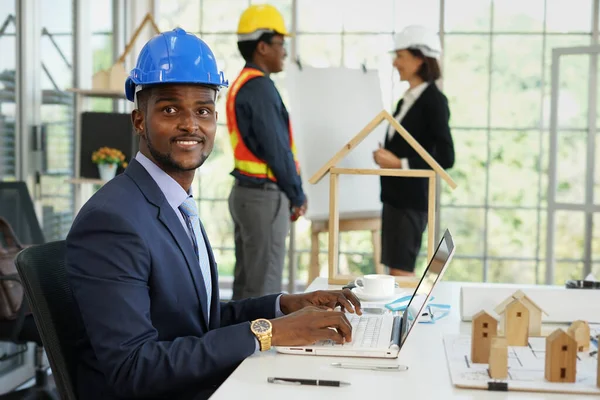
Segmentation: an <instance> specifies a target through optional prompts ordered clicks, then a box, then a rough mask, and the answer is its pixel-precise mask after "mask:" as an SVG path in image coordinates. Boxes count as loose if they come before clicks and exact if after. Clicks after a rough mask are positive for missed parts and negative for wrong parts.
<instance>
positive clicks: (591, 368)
mask: <svg viewBox="0 0 600 400" xmlns="http://www.w3.org/2000/svg"><path fill="white" fill-rule="evenodd" d="M444 347H445V349H446V358H447V360H448V368H449V369H450V378H451V379H452V383H453V384H454V385H455V386H457V387H462V388H473V389H485V390H487V389H488V382H505V383H507V386H508V391H513V390H514V391H525V392H548V393H555V392H558V393H574V394H575V393H578V394H584V393H585V394H588V393H589V394H600V388H598V387H597V386H596V368H597V364H598V361H597V358H596V357H597V355H594V356H590V351H587V352H579V353H577V356H578V357H577V367H576V368H577V375H576V377H575V383H557V382H548V381H546V379H545V378H544V368H545V360H546V358H545V357H546V338H537V337H530V338H529V346H527V347H513V346H509V347H508V379H505V380H504V379H503V380H497V379H491V378H490V376H489V373H488V364H473V363H472V362H471V336H470V335H447V336H444ZM590 350H592V349H591V347H590Z"/></svg>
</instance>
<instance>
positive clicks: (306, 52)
mask: <svg viewBox="0 0 600 400" xmlns="http://www.w3.org/2000/svg"><path fill="white" fill-rule="evenodd" d="M297 43H298V56H299V57H300V60H301V62H302V64H306V65H310V66H312V67H317V68H327V67H339V66H340V62H341V59H342V35H308V34H302V35H298V36H297Z"/></svg>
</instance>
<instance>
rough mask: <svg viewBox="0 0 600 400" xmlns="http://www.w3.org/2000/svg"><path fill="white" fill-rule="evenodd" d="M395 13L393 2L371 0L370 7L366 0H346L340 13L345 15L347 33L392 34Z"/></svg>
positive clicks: (388, 0) (390, 0)
mask: <svg viewBox="0 0 600 400" xmlns="http://www.w3.org/2000/svg"><path fill="white" fill-rule="evenodd" d="M300 3H302V2H300ZM322 3H325V2H324V1H323V2H322ZM322 3H321V4H322ZM393 11H394V1H393V0H370V1H369V3H368V5H366V3H365V1H364V0H345V1H344V3H343V8H341V9H340V10H339V11H338V12H341V13H342V15H343V18H344V31H346V32H391V31H392V30H393V29H394V13H393Z"/></svg>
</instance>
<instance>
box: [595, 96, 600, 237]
mask: <svg viewBox="0 0 600 400" xmlns="http://www.w3.org/2000/svg"><path fill="white" fill-rule="evenodd" d="M599 86H600V85H599ZM599 99H600V98H599ZM596 129H597V131H596V132H597V133H596V157H595V158H594V167H595V168H594V170H595V172H594V204H596V205H599V206H600V125H598V128H596ZM596 227H597V228H596V229H598V230H600V225H596ZM598 236H599V237H600V235H598Z"/></svg>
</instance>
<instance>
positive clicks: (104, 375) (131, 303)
mask: <svg viewBox="0 0 600 400" xmlns="http://www.w3.org/2000/svg"><path fill="white" fill-rule="evenodd" d="M204 238H205V241H206V244H207V249H208V252H209V259H210V264H211V272H212V285H213V292H212V293H213V294H212V299H211V312H210V321H209V320H208V318H207V313H206V305H207V301H206V289H205V287H204V282H203V279H202V273H201V271H200V267H199V265H198V258H197V257H196V254H195V252H194V248H193V245H192V242H191V241H190V239H189V236H188V234H187V232H186V231H185V229H184V227H183V226H182V224H181V223H180V221H179V219H178V217H177V215H176V214H175V212H174V210H173V209H172V208H171V206H170V205H169V203H168V202H167V200H166V198H165V196H164V195H163V193H162V192H161V190H160V189H159V187H158V185H157V184H156V183H155V181H154V180H153V179H152V178H151V177H150V175H149V174H148V172H146V170H145V169H144V167H142V165H141V164H139V163H138V162H137V161H135V160H132V161H131V163H130V164H129V167H128V168H127V170H126V171H125V173H124V174H122V175H119V176H117V177H115V178H114V179H112V180H111V181H109V182H108V183H107V184H106V185H104V187H102V188H101V189H100V190H99V191H98V192H97V193H96V194H95V195H94V196H93V197H92V198H91V199H90V200H89V201H88V202H87V203H86V204H85V205H84V207H83V208H82V209H81V211H80V212H79V214H78V216H77V218H76V219H75V221H74V223H73V226H72V228H71V231H70V232H69V235H68V237H67V272H68V276H69V280H70V283H71V286H72V288H73V292H74V296H75V299H76V302H77V304H78V307H79V311H80V314H81V319H80V320H79V321H77V323H78V326H79V330H80V338H79V341H78V343H77V346H78V350H79V359H78V361H79V364H78V370H77V374H78V377H77V392H78V396H79V398H80V399H85V400H96V399H98V400H99V399H133V398H136V399H137V398H165V399H203V398H208V397H209V396H210V394H211V393H212V391H214V390H215V388H216V387H217V386H218V385H219V384H220V383H221V382H222V381H223V380H224V379H225V378H226V377H227V376H228V375H229V374H230V373H231V372H232V371H233V369H235V367H236V366H237V365H238V364H239V363H240V362H241V361H242V360H244V359H245V358H246V357H248V356H249V355H251V354H253V353H254V351H255V349H256V339H255V337H254V335H253V334H252V333H251V332H250V324H249V322H248V321H251V320H253V319H256V318H261V317H262V318H274V317H275V305H276V299H277V295H271V296H266V297H262V298H257V299H248V300H243V301H239V302H229V303H221V302H220V300H219V290H218V275H217V266H216V264H215V261H214V257H213V254H212V251H211V247H210V244H209V242H208V238H207V237H206V234H204Z"/></svg>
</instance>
